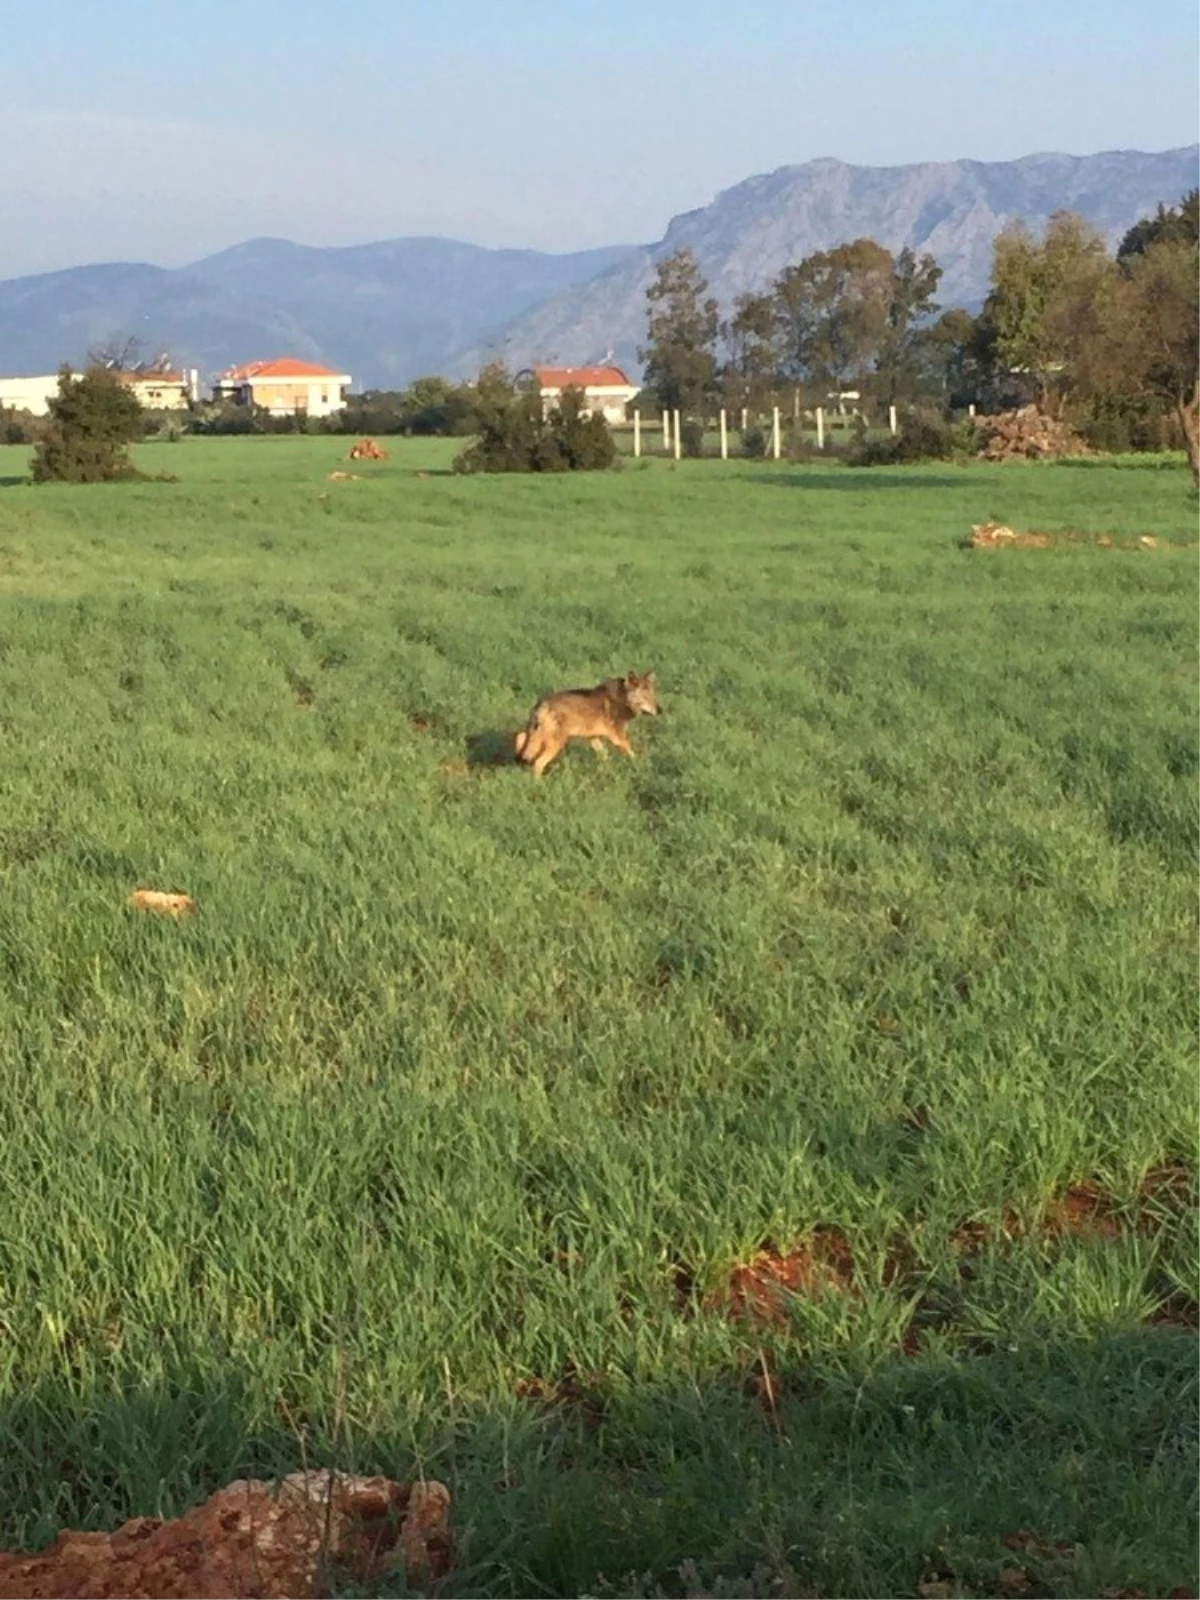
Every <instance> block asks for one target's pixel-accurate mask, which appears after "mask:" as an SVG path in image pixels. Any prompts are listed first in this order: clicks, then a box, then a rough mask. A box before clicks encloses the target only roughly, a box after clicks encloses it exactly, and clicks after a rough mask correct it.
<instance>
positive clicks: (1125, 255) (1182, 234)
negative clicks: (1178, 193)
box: [1117, 189, 1200, 266]
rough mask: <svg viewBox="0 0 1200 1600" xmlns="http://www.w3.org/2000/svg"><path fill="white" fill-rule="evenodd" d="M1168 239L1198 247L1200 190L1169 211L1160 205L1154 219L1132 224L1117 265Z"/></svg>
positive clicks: (1125, 262)
mask: <svg viewBox="0 0 1200 1600" xmlns="http://www.w3.org/2000/svg"><path fill="white" fill-rule="evenodd" d="M1169 239H1181V240H1182V241H1183V242H1184V243H1185V244H1193V245H1194V244H1200V189H1192V190H1190V191H1189V193H1187V194H1185V195H1184V197H1183V199H1182V200H1181V201H1180V202H1179V204H1178V205H1177V206H1171V207H1169V208H1168V207H1165V206H1164V205H1163V204H1162V202H1161V201H1160V202H1159V206H1158V210H1157V211H1156V212H1155V214H1154V216H1152V217H1142V218H1141V219H1140V220H1139V221H1138V222H1135V223H1134V225H1133V227H1132V228H1130V230H1129V232H1128V233H1127V234H1126V235H1125V237H1124V238H1123V239H1122V240H1121V243H1120V245H1119V247H1118V249H1117V261H1118V262H1119V263H1120V264H1121V265H1122V266H1127V265H1129V264H1130V263H1131V262H1132V260H1133V258H1134V257H1136V256H1140V255H1145V253H1146V251H1147V250H1148V249H1149V248H1150V246H1151V245H1152V244H1158V243H1160V242H1161V241H1163V240H1169Z"/></svg>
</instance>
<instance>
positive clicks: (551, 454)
mask: <svg viewBox="0 0 1200 1600" xmlns="http://www.w3.org/2000/svg"><path fill="white" fill-rule="evenodd" d="M476 418H477V427H478V430H479V434H478V437H477V439H476V440H475V443H474V444H473V445H471V446H470V448H469V449H467V450H464V451H463V452H462V454H461V455H459V456H457V457H456V458H455V462H454V470H455V471H456V472H588V471H596V470H599V469H602V468H605V467H611V466H612V465H613V463H614V462H615V460H616V454H617V451H616V445H615V443H614V441H613V436H612V434H611V433H610V432H609V428H608V424H607V423H606V422H605V420H604V418H603V417H602V416H601V415H600V414H599V413H598V412H597V413H596V414H595V415H594V416H590V417H585V416H584V415H583V395H582V392H581V391H580V390H578V389H567V390H566V391H565V392H564V393H563V396H562V399H561V401H560V403H559V405H558V407H557V409H555V410H554V411H551V412H550V413H549V414H548V415H545V416H543V414H542V402H541V398H540V396H539V395H538V394H537V393H536V391H529V392H526V393H522V394H517V395H514V396H510V397H507V398H506V397H505V396H503V395H497V396H495V397H494V398H490V399H481V400H480V401H479V402H478V405H477V411H476Z"/></svg>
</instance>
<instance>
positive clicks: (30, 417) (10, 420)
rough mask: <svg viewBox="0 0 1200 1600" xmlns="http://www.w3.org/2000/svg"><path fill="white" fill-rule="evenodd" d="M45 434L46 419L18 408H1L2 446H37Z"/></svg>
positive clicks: (0, 439) (0, 429) (0, 435)
mask: <svg viewBox="0 0 1200 1600" xmlns="http://www.w3.org/2000/svg"><path fill="white" fill-rule="evenodd" d="M45 432H46V420H45V418H44V417H35V416H34V414H33V412H32V411H24V410H18V409H17V407H16V406H0V444H37V443H38V441H39V440H40V439H41V437H42V435H43V434H44V433H45Z"/></svg>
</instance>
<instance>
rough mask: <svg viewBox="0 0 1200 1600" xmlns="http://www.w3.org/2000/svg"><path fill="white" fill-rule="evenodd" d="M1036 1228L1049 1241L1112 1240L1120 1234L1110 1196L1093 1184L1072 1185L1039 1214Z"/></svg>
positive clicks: (1117, 1216) (1113, 1204)
mask: <svg viewBox="0 0 1200 1600" xmlns="http://www.w3.org/2000/svg"><path fill="white" fill-rule="evenodd" d="M1040 1228H1041V1232H1042V1233H1043V1234H1044V1235H1046V1236H1047V1237H1048V1238H1051V1239H1056V1238H1064V1237H1065V1238H1070V1239H1088V1238H1092V1239H1097V1238H1099V1239H1115V1238H1116V1237H1117V1236H1118V1234H1120V1233H1121V1231H1122V1227H1121V1217H1120V1214H1119V1213H1118V1211H1117V1207H1116V1204H1115V1202H1114V1201H1113V1198H1112V1196H1111V1195H1108V1194H1105V1192H1104V1190H1103V1189H1101V1187H1100V1185H1099V1184H1096V1183H1076V1184H1072V1186H1071V1187H1070V1188H1069V1189H1068V1190H1067V1191H1066V1193H1065V1194H1062V1195H1059V1196H1058V1197H1057V1198H1056V1199H1054V1200H1052V1201H1051V1202H1050V1204H1049V1205H1048V1206H1047V1207H1046V1209H1045V1211H1044V1212H1043V1213H1042V1217H1041V1223H1040Z"/></svg>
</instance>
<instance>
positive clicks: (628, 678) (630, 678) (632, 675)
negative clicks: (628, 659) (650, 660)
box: [625, 672, 638, 689]
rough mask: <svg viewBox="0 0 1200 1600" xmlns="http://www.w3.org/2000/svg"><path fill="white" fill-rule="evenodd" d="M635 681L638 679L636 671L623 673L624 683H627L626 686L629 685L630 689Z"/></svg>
mask: <svg viewBox="0 0 1200 1600" xmlns="http://www.w3.org/2000/svg"><path fill="white" fill-rule="evenodd" d="M637 681H638V675H637V673H636V672H627V673H626V674H625V682H626V683H627V684H628V686H629V687H630V688H631V689H632V688H633V686H634V684H635V683H636V682H637Z"/></svg>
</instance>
